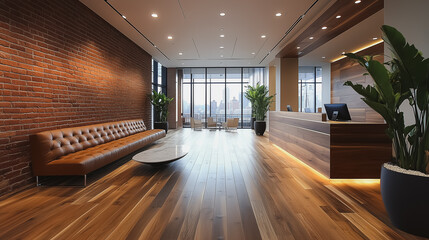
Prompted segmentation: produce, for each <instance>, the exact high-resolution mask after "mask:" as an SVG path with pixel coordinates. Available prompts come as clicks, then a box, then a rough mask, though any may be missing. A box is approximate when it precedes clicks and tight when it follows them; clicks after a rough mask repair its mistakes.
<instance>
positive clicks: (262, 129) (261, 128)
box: [255, 121, 267, 136]
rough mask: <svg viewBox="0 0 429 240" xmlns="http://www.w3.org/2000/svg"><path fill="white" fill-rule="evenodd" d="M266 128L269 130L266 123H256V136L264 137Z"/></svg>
mask: <svg viewBox="0 0 429 240" xmlns="http://www.w3.org/2000/svg"><path fill="white" fill-rule="evenodd" d="M266 128H267V123H266V122H258V121H255V133H256V135H259V136H262V135H264V132H265V129H266Z"/></svg>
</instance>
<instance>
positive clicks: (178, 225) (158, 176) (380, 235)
mask: <svg viewBox="0 0 429 240" xmlns="http://www.w3.org/2000/svg"><path fill="white" fill-rule="evenodd" d="M159 142H161V143H162V142H172V143H173V142H174V143H178V144H189V145H190V146H191V150H190V152H189V154H188V155H187V156H185V157H184V158H183V159H180V160H178V161H176V162H174V163H171V164H168V165H165V166H159V167H152V166H149V165H144V164H140V163H137V162H134V161H130V158H131V156H128V157H126V158H124V159H121V160H119V161H117V162H115V163H113V164H111V165H109V166H106V167H104V168H103V169H101V170H98V171H96V172H94V173H92V174H90V175H89V176H88V181H89V186H87V187H86V188H81V187H73V186H46V185H45V186H42V187H34V188H30V189H27V190H24V191H22V192H19V193H16V194H14V195H11V196H7V197H3V198H2V199H1V200H0V223H1V224H0V239H32V240H33V239H115V240H116V239H234V240H235V239H270V240H271V239H273V240H275V239H421V238H417V237H414V236H412V235H409V234H407V233H404V232H401V231H399V230H396V229H394V228H392V226H391V224H390V222H389V220H388V218H387V215H386V212H385V210H384V207H383V204H382V201H381V196H380V191H379V183H378V182H374V181H366V182H365V181H355V182H353V181H337V180H335V181H329V180H328V179H326V178H324V177H322V176H320V175H318V174H315V173H314V172H313V171H312V170H311V169H309V168H308V167H306V166H304V165H302V164H301V163H299V162H297V161H296V160H295V159H293V158H292V157H290V156H289V155H288V154H286V153H285V152H283V151H282V150H280V149H279V148H277V147H276V146H275V145H273V144H271V143H270V142H269V140H268V137H267V136H264V137H259V136H255V134H254V133H253V132H252V131H251V130H238V131H237V132H224V131H209V130H203V131H196V132H194V131H192V130H190V129H183V130H177V131H169V133H168V136H167V137H166V138H165V139H162V140H160V141H159ZM45 181H47V182H46V183H45V184H48V185H53V184H55V185H58V184H63V183H66V184H80V182H79V181H81V179H80V178H70V177H68V178H49V179H45Z"/></svg>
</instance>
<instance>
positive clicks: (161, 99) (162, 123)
mask: <svg viewBox="0 0 429 240" xmlns="http://www.w3.org/2000/svg"><path fill="white" fill-rule="evenodd" d="M149 98H150V103H151V104H152V105H153V108H154V110H155V116H154V124H153V127H154V128H155V129H164V130H165V133H167V131H168V122H167V115H168V104H170V102H171V101H173V98H168V97H167V96H166V95H165V94H164V93H162V92H157V91H155V90H153V91H152V95H150V96H149Z"/></svg>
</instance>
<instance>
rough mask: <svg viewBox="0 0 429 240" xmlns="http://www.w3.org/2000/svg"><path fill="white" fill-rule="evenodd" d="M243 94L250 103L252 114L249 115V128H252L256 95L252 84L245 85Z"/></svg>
mask: <svg viewBox="0 0 429 240" xmlns="http://www.w3.org/2000/svg"><path fill="white" fill-rule="evenodd" d="M244 96H245V97H246V98H247V99H248V100H249V102H250V104H252V115H251V117H250V128H251V129H254V126H255V125H254V123H255V120H256V118H255V97H256V89H255V88H254V87H252V86H250V85H249V86H247V90H246V92H244Z"/></svg>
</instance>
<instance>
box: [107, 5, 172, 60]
mask: <svg viewBox="0 0 429 240" xmlns="http://www.w3.org/2000/svg"><path fill="white" fill-rule="evenodd" d="M104 1H105V2H106V3H107V4H108V5H109V6H110V7H111V8H112V9H113V10H114V11H115V12H116V13H117V14H119V15H120V16H121V17H122V18H123V19H124V21H126V22H127V23H128V24H129V25H130V26H131V27H132V28H134V30H136V31H137V32H138V33H139V34H140V35H141V36H142V37H143V38H144V39H146V40H147V41H148V42H149V43H150V44H151V45H152V46H153V47H155V48H156V49H157V50H158V51H159V52H160V53H161V54H162V55H164V57H165V58H167V59H168V60H169V61H170V58H168V57H167V55H165V54H164V53H163V52H162V51H161V49H159V48H158V47H157V46H156V45H155V44H154V43H153V42H152V41H151V40H149V38H147V37H146V36H145V35H144V34H143V33H142V32H140V31H139V30H138V29H137V28H136V27H135V26H134V25H133V24H132V23H131V22H130V21H128V19H126V18H124V17H123V16H124V15H122V14H121V13H120V12H119V11H118V10H117V9H116V8H115V7H113V6H112V4H110V3H109V1H108V0H104Z"/></svg>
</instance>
